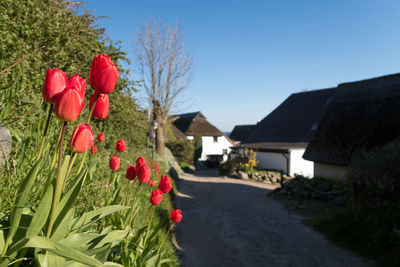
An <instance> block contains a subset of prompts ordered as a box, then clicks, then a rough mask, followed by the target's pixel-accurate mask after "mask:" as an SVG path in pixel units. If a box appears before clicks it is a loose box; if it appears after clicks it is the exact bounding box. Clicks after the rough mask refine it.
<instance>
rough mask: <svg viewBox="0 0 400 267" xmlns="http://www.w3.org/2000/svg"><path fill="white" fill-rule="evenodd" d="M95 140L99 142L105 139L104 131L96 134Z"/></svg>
mask: <svg viewBox="0 0 400 267" xmlns="http://www.w3.org/2000/svg"><path fill="white" fill-rule="evenodd" d="M97 140H98V141H99V142H103V141H104V140H105V137H104V133H99V134H98V135H97Z"/></svg>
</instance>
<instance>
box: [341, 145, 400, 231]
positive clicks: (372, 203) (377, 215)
mask: <svg viewBox="0 0 400 267" xmlns="http://www.w3.org/2000/svg"><path fill="white" fill-rule="evenodd" d="M399 162H400V141H396V142H393V143H391V144H388V145H386V146H384V147H379V148H376V149H374V150H373V151H371V152H369V153H364V154H363V155H361V156H360V158H359V159H357V160H355V161H354V163H352V165H351V166H350V168H349V173H348V176H347V178H348V179H349V182H350V183H351V190H352V204H353V210H354V215H355V216H356V217H357V218H358V219H359V220H361V221H363V222H365V221H366V222H372V223H375V224H381V225H387V226H388V227H390V228H391V227H397V228H400V179H399V177H400V164H399Z"/></svg>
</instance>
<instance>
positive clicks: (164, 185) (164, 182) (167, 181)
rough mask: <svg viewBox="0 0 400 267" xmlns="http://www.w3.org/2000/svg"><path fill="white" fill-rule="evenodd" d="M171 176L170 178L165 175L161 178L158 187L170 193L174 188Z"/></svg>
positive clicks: (165, 192)
mask: <svg viewBox="0 0 400 267" xmlns="http://www.w3.org/2000/svg"><path fill="white" fill-rule="evenodd" d="M171 183H172V182H171V178H169V177H168V176H163V177H162V178H161V180H160V183H159V184H158V188H159V189H160V190H161V191H162V192H163V193H164V194H168V193H169V191H171V189H172V185H171Z"/></svg>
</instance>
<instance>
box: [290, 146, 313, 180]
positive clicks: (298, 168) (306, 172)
mask: <svg viewBox="0 0 400 267" xmlns="http://www.w3.org/2000/svg"><path fill="white" fill-rule="evenodd" d="M304 151H305V149H290V176H294V175H295V174H301V175H303V176H307V177H313V176H314V163H313V162H312V161H309V160H305V159H303V154H304Z"/></svg>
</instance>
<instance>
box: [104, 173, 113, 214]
mask: <svg viewBox="0 0 400 267" xmlns="http://www.w3.org/2000/svg"><path fill="white" fill-rule="evenodd" d="M113 174H114V170H111V175H110V179H109V182H108V188H107V192H106V199H105V204H106V206H107V205H108V196H109V195H110V191H111V187H112V184H111V181H112V178H113Z"/></svg>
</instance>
